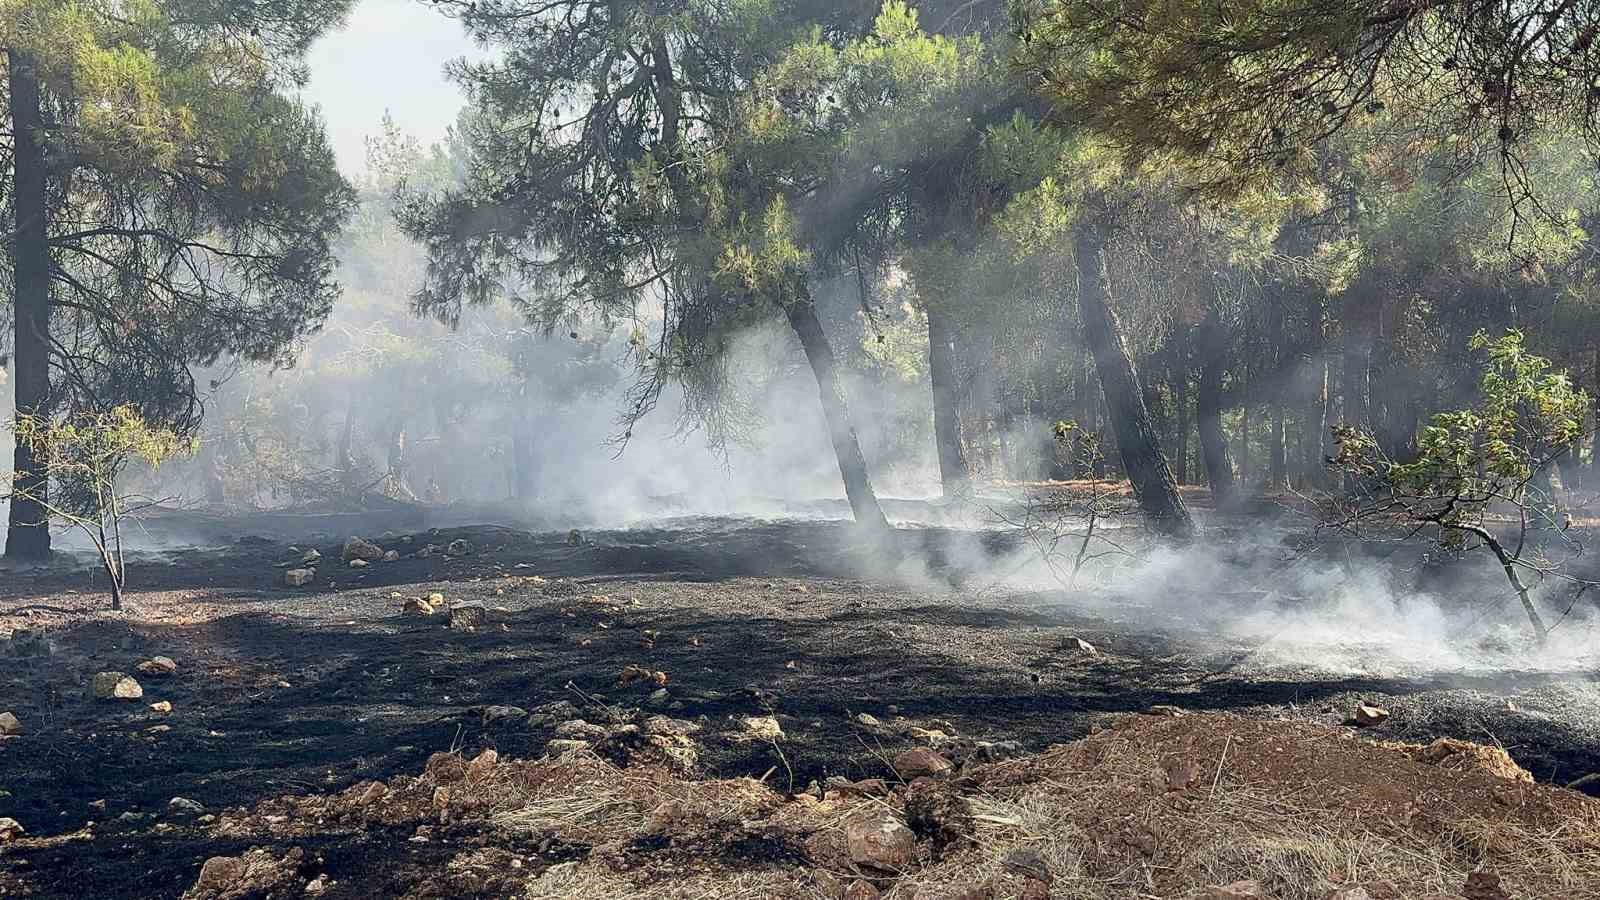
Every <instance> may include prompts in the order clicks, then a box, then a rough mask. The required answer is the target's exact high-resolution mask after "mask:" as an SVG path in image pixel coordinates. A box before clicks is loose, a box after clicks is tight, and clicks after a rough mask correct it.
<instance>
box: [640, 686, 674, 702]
mask: <svg viewBox="0 0 1600 900" xmlns="http://www.w3.org/2000/svg"><path fill="white" fill-rule="evenodd" d="M670 699H672V695H671V694H669V693H667V689H666V688H656V689H655V690H653V691H651V692H650V696H649V697H646V698H645V701H644V702H645V703H646V704H648V705H650V706H664V705H666V702H667V701H668V700H670Z"/></svg>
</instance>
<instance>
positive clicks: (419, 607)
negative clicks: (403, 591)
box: [400, 597, 433, 616]
mask: <svg viewBox="0 0 1600 900" xmlns="http://www.w3.org/2000/svg"><path fill="white" fill-rule="evenodd" d="M400 614H401V615H404V616H431V615H433V604H432V603H429V602H428V601H426V600H424V599H422V598H421V597H410V598H408V599H407V600H406V603H405V606H403V607H401V608H400Z"/></svg>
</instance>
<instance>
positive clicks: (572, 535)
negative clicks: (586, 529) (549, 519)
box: [567, 528, 583, 547]
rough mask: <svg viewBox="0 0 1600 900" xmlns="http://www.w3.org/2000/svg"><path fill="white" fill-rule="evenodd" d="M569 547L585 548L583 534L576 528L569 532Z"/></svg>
mask: <svg viewBox="0 0 1600 900" xmlns="http://www.w3.org/2000/svg"><path fill="white" fill-rule="evenodd" d="M567 546H569V547H581V546H583V532H581V531H579V530H578V529H576V528H574V529H572V530H571V531H569V532H567Z"/></svg>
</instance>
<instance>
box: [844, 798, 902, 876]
mask: <svg viewBox="0 0 1600 900" xmlns="http://www.w3.org/2000/svg"><path fill="white" fill-rule="evenodd" d="M844 842H845V849H846V850H847V851H848V852H849V854H850V861H851V862H853V863H855V864H856V865H858V866H861V867H863V868H866V869H873V870H878V871H883V872H899V871H902V870H904V869H906V868H909V867H910V865H911V861H912V857H913V855H914V854H915V853H916V849H917V837H916V835H915V834H912V832H911V829H910V828H909V827H908V826H907V825H906V823H905V822H902V821H901V820H900V817H899V816H896V815H895V814H893V813H891V812H889V811H888V810H875V811H873V812H870V813H868V814H866V815H864V816H859V817H857V818H855V819H852V820H851V821H850V822H848V823H846V825H845V828H844Z"/></svg>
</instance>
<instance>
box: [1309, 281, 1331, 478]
mask: <svg viewBox="0 0 1600 900" xmlns="http://www.w3.org/2000/svg"><path fill="white" fill-rule="evenodd" d="M1313 315H1314V317H1315V318H1314V319H1313V325H1312V327H1313V329H1314V330H1315V333H1314V334H1313V335H1312V346H1313V347H1314V348H1315V349H1314V350H1313V351H1312V352H1313V353H1314V354H1315V355H1314V356H1313V357H1312V360H1311V403H1310V405H1309V406H1308V407H1307V409H1306V424H1305V427H1306V430H1307V431H1308V432H1310V434H1309V435H1308V437H1309V438H1310V440H1308V441H1306V452H1305V466H1306V482H1307V483H1308V484H1311V485H1312V486H1315V487H1321V486H1322V485H1324V484H1326V483H1327V462H1326V460H1327V459H1328V458H1330V457H1332V456H1333V433H1332V432H1331V431H1330V430H1329V428H1328V426H1329V424H1330V423H1329V421H1328V420H1329V419H1330V418H1332V416H1333V404H1332V397H1331V396H1330V392H1329V390H1328V369H1329V366H1328V352H1327V349H1326V338H1327V333H1328V301H1327V299H1326V298H1325V297H1319V298H1318V300H1317V308H1316V310H1315V311H1314V312H1313Z"/></svg>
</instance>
